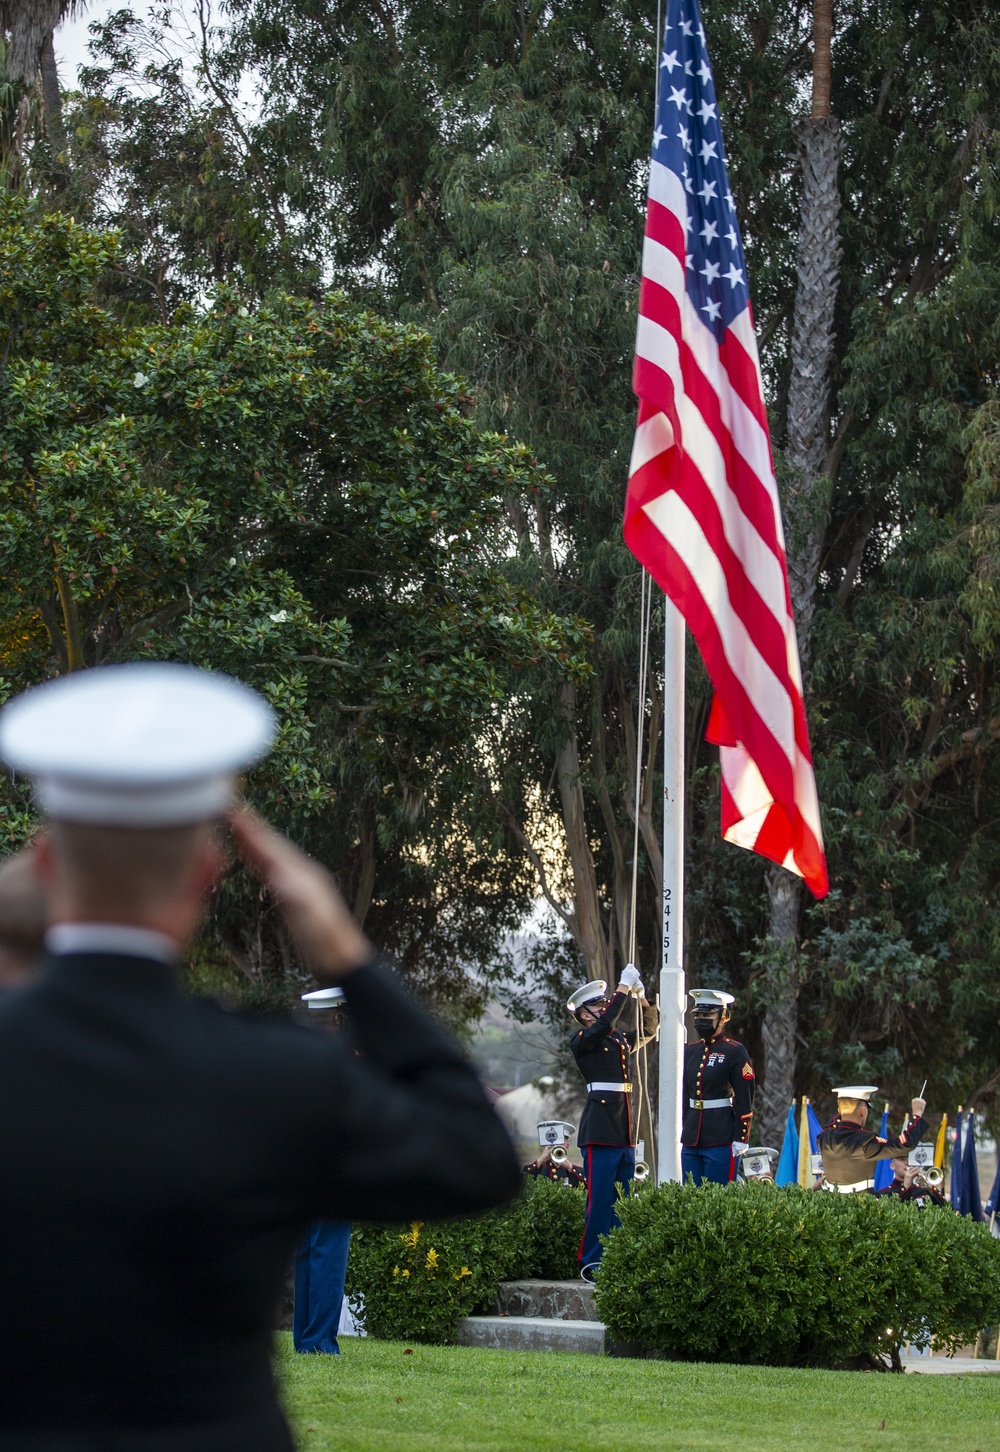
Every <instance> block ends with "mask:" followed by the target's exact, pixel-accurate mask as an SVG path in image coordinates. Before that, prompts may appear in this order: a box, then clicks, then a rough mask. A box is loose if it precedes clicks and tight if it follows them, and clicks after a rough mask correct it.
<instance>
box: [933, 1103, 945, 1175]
mask: <svg viewBox="0 0 1000 1452" xmlns="http://www.w3.org/2000/svg"><path fill="white" fill-rule="evenodd" d="M947 1146H948V1116H947V1114H942V1116H941V1123H940V1124H939V1125H938V1132H937V1139H936V1140H935V1141H934V1163H935V1164H936V1165H937V1166H938V1168H939V1169H942V1170H943V1169H944V1157H945V1154H946V1152H947Z"/></svg>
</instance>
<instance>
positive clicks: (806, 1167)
mask: <svg viewBox="0 0 1000 1452" xmlns="http://www.w3.org/2000/svg"><path fill="white" fill-rule="evenodd" d="M821 1128H822V1126H821V1125H820V1122H819V1120H818V1119H817V1118H816V1112H815V1110H814V1109H813V1107H812V1105H811V1104H810V1103H809V1100H808V1099H807V1098H806V1097H805V1095H803V1097H802V1114H801V1117H800V1120H799V1156H798V1161H799V1163H798V1176H797V1178H798V1182H799V1184H800V1185H801V1186H802V1188H803V1189H804V1190H811V1189H812V1186H813V1182H814V1180H815V1179H816V1176H815V1175H814V1174H813V1171H812V1157H813V1155H814V1154H817V1153H818V1152H819V1143H818V1141H819V1134H820V1129H821Z"/></svg>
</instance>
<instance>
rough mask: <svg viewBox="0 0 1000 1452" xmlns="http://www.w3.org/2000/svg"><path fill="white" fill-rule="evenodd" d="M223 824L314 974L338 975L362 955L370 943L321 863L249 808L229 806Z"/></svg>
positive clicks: (355, 965) (356, 965)
mask: <svg viewBox="0 0 1000 1452" xmlns="http://www.w3.org/2000/svg"><path fill="white" fill-rule="evenodd" d="M229 828H230V831H231V832H232V834H233V840H234V841H235V843H236V847H237V849H238V851H239V854H240V856H241V857H242V858H243V860H244V862H246V864H247V865H248V866H249V867H252V868H253V869H254V871H255V872H256V873H257V875H258V876H259V877H260V879H261V881H262V882H263V884H264V886H265V887H266V888H268V889H269V891H270V892H271V893H272V894H273V895H274V898H275V900H276V902H277V904H278V906H279V908H280V909H281V914H282V917H283V918H284V919H285V922H286V924H287V925H288V930H289V932H290V933H291V934H292V937H293V938H294V939H295V942H296V944H297V946H298V948H299V950H300V951H301V953H302V956H303V959H304V961H305V964H306V966H307V967H308V968H309V969H310V970H311V971H312V972H313V973H315V975H316V977H317V978H323V979H326V980H328V981H329V980H332V979H337V978H343V977H344V976H345V975H346V974H348V973H350V972H351V971H352V970H353V969H355V968H360V967H361V965H362V963H366V962H367V961H368V959H369V958H370V957H371V955H372V945H371V943H369V941H368V939H367V938H366V937H365V935H364V933H363V932H362V931H361V929H360V928H359V927H358V925H357V923H356V922H355V921H354V919H353V918H352V917H351V914H350V910H349V908H348V906H347V904H346V902H345V901H344V899H343V898H342V897H341V895H340V893H339V892H338V890H337V886H336V884H335V883H334V881H333V878H332V877H331V876H330V874H329V873H328V872H327V870H326V868H325V867H321V866H320V864H319V863H318V862H316V861H314V860H313V858H312V857H308V856H307V855H306V853H305V852H302V851H301V850H300V849H299V848H298V847H296V846H295V845H294V843H292V842H289V840H288V838H287V837H283V836H282V835H281V833H280V832H275V831H274V829H273V828H272V827H269V826H268V825H267V823H266V822H264V821H262V820H261V818H260V817H258V816H257V815H256V814H255V813H254V812H248V811H234V812H231V813H230V815H229Z"/></svg>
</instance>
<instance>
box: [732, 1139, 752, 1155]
mask: <svg viewBox="0 0 1000 1452" xmlns="http://www.w3.org/2000/svg"><path fill="white" fill-rule="evenodd" d="M732 1147H733V1156H734V1158H736V1159H739V1157H740V1155H745V1154H746V1152H747V1150H748V1149H749V1148H750V1145H749V1142H748V1143H746V1144H744V1143H743V1141H742V1140H741V1139H734V1140H733V1146H732Z"/></svg>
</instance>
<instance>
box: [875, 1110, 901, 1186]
mask: <svg viewBox="0 0 1000 1452" xmlns="http://www.w3.org/2000/svg"><path fill="white" fill-rule="evenodd" d="M888 1133H889V1106H888V1104H887V1105H886V1106H885V1108H884V1109H883V1110H882V1123H881V1125H880V1127H879V1135H880V1136H881V1138H882V1139H885V1138H886V1136H887V1135H888ZM895 1174H896V1172H895V1170H894V1169H893V1168H892V1160H876V1161H875V1175H874V1179H875V1189H876V1190H887V1189H888V1188H889V1186H890V1185H891V1184H892V1182H893V1180H894V1178H895Z"/></svg>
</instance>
